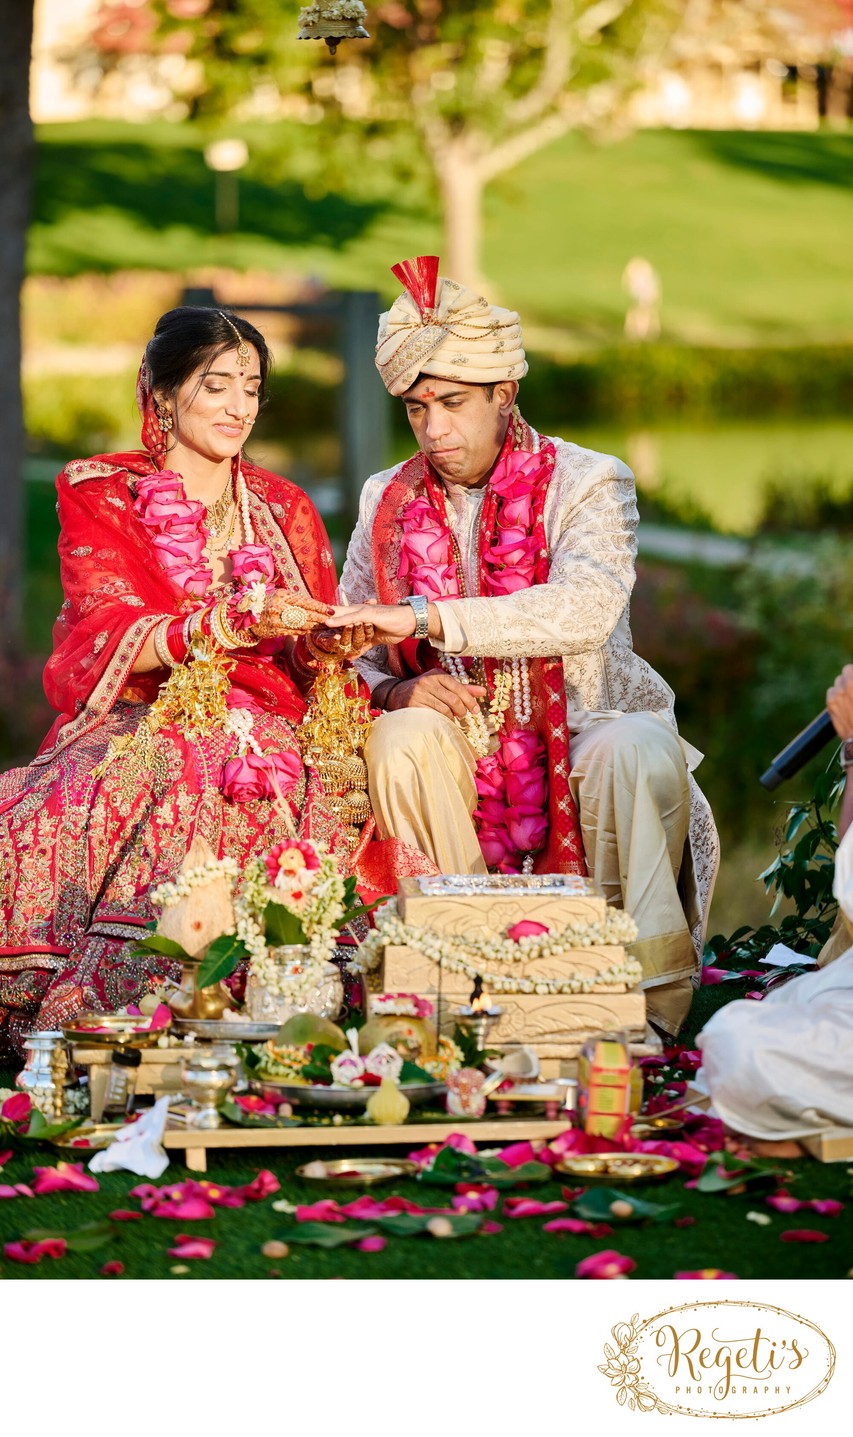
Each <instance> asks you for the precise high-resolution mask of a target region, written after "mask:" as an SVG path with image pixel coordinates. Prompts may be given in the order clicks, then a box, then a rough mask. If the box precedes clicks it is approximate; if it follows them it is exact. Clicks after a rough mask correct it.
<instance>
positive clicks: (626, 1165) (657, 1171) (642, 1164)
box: [554, 1153, 678, 1183]
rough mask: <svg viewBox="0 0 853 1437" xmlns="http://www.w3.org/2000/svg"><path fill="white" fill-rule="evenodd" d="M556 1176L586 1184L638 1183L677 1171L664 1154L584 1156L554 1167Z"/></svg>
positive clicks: (672, 1159) (590, 1154)
mask: <svg viewBox="0 0 853 1437" xmlns="http://www.w3.org/2000/svg"><path fill="white" fill-rule="evenodd" d="M554 1166H555V1168H556V1171H557V1172H558V1173H564V1174H565V1175H566V1177H571V1178H581V1179H583V1181H584V1182H589V1183H611V1182H619V1183H640V1182H649V1181H650V1180H651V1179H653V1178H655V1179H656V1178H667V1177H669V1176H670V1174H671V1173H674V1172H677V1171H678V1163H677V1162H676V1160H675V1158H668V1157H665V1156H664V1154H663V1153H586V1154H584V1156H583V1157H580V1156H578V1157H573V1158H563V1160H562V1162H559V1163H555V1164H554Z"/></svg>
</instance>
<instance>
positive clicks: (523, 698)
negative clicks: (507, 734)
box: [512, 658, 533, 728]
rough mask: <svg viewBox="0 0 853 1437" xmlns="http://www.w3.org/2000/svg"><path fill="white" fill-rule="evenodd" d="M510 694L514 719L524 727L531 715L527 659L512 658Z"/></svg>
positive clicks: (531, 706)
mask: <svg viewBox="0 0 853 1437" xmlns="http://www.w3.org/2000/svg"><path fill="white" fill-rule="evenodd" d="M512 694H513V706H514V708H515V717H516V720H517V722H518V723H519V724H520V725H521V727H522V728H526V727H527V725H528V724H529V723H530V720H531V717H532V715H533V705H532V703H531V700H530V674H529V673H528V671H527V659H523V658H522V659H513V660H512Z"/></svg>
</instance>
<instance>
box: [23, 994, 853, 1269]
mask: <svg viewBox="0 0 853 1437" xmlns="http://www.w3.org/2000/svg"><path fill="white" fill-rule="evenodd" d="M747 986H748V984H747V983H731V984H726V985H725V987H724V989H722V991H721V987H720V986H717V987H710V988H702V989H700V990H699V992H698V993H697V995H696V998H695V1000H694V1004H693V1011H692V1013H691V1017H690V1021H689V1023H688V1026H687V1027H686V1028H685V1030H684V1034H683V1038H684V1040H685V1042H688V1043H689V1042H692V1040H693V1037H694V1035H695V1033H696V1031H697V1030H699V1029H700V1028H701V1027H702V1025H703V1023H705V1022H706V1021H707V1019H708V1017H709V1016H710V1014H711V1013H712V1012H713V1011H714V1010H715V1009H716V1008H717V1007H719V1006H720V1004H721V1003H722V1002H724V1001H728V1000H729V999H732V998H737V997H742V996H743V992H744V990H745V988H746V987H747ZM10 1081H11V1075H10V1074H8V1073H6V1074H0V1083H3V1084H8V1083H9V1082H10ZM357 1151H359V1152H361V1153H362V1155H367V1154H368V1153H374V1152H375V1153H378V1152H379V1151H380V1150H379V1149H371V1148H370V1146H369V1140H368V1139H367V1138H366V1140H365V1146H364V1148H363V1149H358V1150H357ZM385 1151H386V1152H387V1149H386V1150H385ZM318 1155H321V1150H319V1149H312V1150H311V1152H310V1156H311V1157H317V1156H318ZM56 1156H57V1153H56V1150H55V1149H52V1148H50V1147H48V1146H47V1145H43V1146H42V1147H40V1148H37V1149H29V1150H28V1151H27V1152H26V1153H20V1152H19V1153H16V1155H15V1156H14V1157H13V1158H12V1160H11V1162H10V1163H9V1164H8V1165H7V1167H6V1168H5V1170H4V1172H3V1176H2V1181H3V1182H5V1183H16V1182H25V1181H26V1180H27V1178H28V1176H29V1175H30V1174H31V1172H32V1168H33V1166H34V1165H39V1166H46V1165H52V1164H53V1163H54V1162H55V1160H56ZM325 1156H327V1157H331V1156H340V1150H339V1149H336V1150H334V1152H333V1151H332V1150H328V1151H327V1152H326V1153H325ZM306 1160H307V1159H306V1154H305V1152H301V1153H300V1152H298V1151H296V1152H287V1150H280V1151H278V1152H276V1151H275V1150H273V1149H267V1150H263V1149H261V1150H256V1151H254V1152H252V1154H251V1156H250V1157H248V1158H247V1157H245V1156H241V1155H240V1154H238V1153H221V1154H219V1155H217V1156H216V1160H215V1162H214V1163H212V1164H211V1168H210V1171H209V1173H208V1174H207V1175H206V1176H207V1177H208V1178H209V1179H210V1180H211V1181H214V1182H218V1183H229V1184H239V1183H244V1182H247V1181H250V1180H251V1178H252V1177H253V1176H254V1175H255V1173H256V1172H257V1171H258V1170H259V1169H260V1168H262V1167H266V1168H269V1169H270V1170H272V1171H273V1172H274V1173H275V1174H276V1176H277V1177H278V1179H279V1182H280V1184H281V1192H280V1193H279V1194H277V1195H276V1197H275V1198H268V1199H266V1200H265V1201H264V1202H261V1203H257V1204H255V1203H251V1204H247V1205H246V1206H245V1207H243V1208H240V1209H236V1210H234V1209H228V1208H219V1209H217V1210H216V1215H215V1217H213V1218H211V1219H209V1220H205V1221H200V1222H186V1221H184V1222H173V1221H170V1220H165V1219H157V1218H153V1217H145V1218H144V1219H142V1220H141V1221H136V1222H117V1223H115V1224H114V1225H113V1232H112V1234H111V1235H110V1236H109V1238H108V1240H107V1241H106V1242H105V1243H104V1244H103V1245H102V1246H100V1247H98V1248H97V1249H96V1250H93V1251H90V1252H68V1253H67V1254H66V1255H65V1257H63V1258H62V1259H60V1260H57V1261H55V1262H54V1261H51V1260H50V1259H44V1260H43V1261H42V1263H41V1264H40V1265H39V1266H37V1267H36V1266H33V1267H28V1266H22V1265H20V1264H18V1263H15V1262H13V1261H9V1260H3V1258H2V1256H0V1277H6V1278H10V1277H11V1278H29V1277H33V1278H36V1279H43V1278H52V1277H80V1278H92V1277H97V1276H98V1274H99V1272H100V1269H101V1267H102V1266H103V1264H104V1263H105V1262H108V1261H119V1262H121V1263H123V1264H124V1268H125V1275H126V1276H127V1277H134V1278H168V1277H174V1278H175V1280H182V1281H191V1280H193V1279H197V1278H237V1277H241V1278H261V1279H273V1280H275V1279H278V1278H293V1279H300V1278H331V1277H348V1278H369V1277H379V1278H433V1277H439V1278H462V1277H474V1278H531V1277H532V1278H572V1277H573V1276H574V1272H575V1267H576V1265H577V1263H578V1262H579V1261H580V1260H581V1259H582V1258H584V1257H587V1256H589V1255H590V1254H591V1253H593V1252H597V1251H600V1250H602V1249H604V1248H615V1249H616V1250H617V1251H618V1252H621V1253H624V1254H626V1255H627V1256H629V1257H631V1258H633V1259H634V1261H635V1262H636V1264H637V1268H636V1271H635V1273H634V1274H633V1276H634V1277H635V1278H671V1277H673V1276H674V1274H675V1273H676V1272H680V1271H695V1270H697V1269H702V1268H713V1267H716V1268H721V1269H723V1270H724V1271H727V1272H733V1273H735V1274H736V1275H737V1276H738V1277H739V1278H839V1277H845V1276H847V1274H848V1272H849V1270H850V1269H851V1268H853V1200H851V1183H850V1174H849V1171H848V1167H849V1165H848V1164H846V1163H840V1164H839V1163H837V1164H834V1165H824V1164H819V1163H817V1162H815V1161H813V1160H812V1159H810V1158H800V1159H796V1160H793V1161H792V1160H786V1161H784V1162H782V1163H781V1164H780V1163H777V1164H775V1166H777V1167H778V1166H781V1167H782V1168H783V1169H784V1170H785V1173H786V1177H785V1185H786V1187H787V1188H788V1189H789V1190H790V1191H791V1192H792V1193H793V1194H794V1195H795V1196H796V1197H799V1198H802V1199H809V1198H835V1199H840V1200H841V1201H842V1202H843V1203H845V1208H844V1211H843V1213H842V1214H841V1215H840V1216H839V1217H835V1218H828V1217H818V1216H817V1215H816V1214H814V1213H812V1212H808V1211H807V1212H803V1213H799V1214H795V1215H793V1216H791V1215H785V1214H781V1213H776V1212H774V1211H772V1210H771V1209H770V1208H768V1207H766V1206H765V1203H764V1200H763V1197H762V1194H761V1192H751V1193H750V1192H746V1193H741V1194H736V1195H734V1196H724V1195H723V1196H718V1195H715V1194H701V1193H697V1192H696V1191H695V1190H690V1189H685V1187H684V1182H685V1178H684V1175H683V1174H676V1175H675V1176H673V1177H671V1178H668V1179H667V1180H666V1181H665V1182H658V1183H644V1184H637V1185H635V1186H632V1187H631V1189H630V1191H631V1192H632V1193H633V1194H634V1195H635V1196H637V1197H641V1198H643V1199H645V1200H647V1201H650V1202H655V1203H661V1204H663V1205H670V1204H678V1208H679V1211H678V1214H677V1215H676V1216H678V1217H679V1218H691V1219H693V1221H692V1223H691V1224H689V1225H686V1226H682V1227H676V1226H674V1225H673V1222H672V1221H671V1220H670V1221H668V1222H665V1223H663V1224H661V1225H656V1226H630V1227H628V1226H622V1227H621V1228H619V1227H617V1228H616V1230H615V1231H614V1233H613V1234H612V1235H611V1236H607V1237H602V1238H598V1239H595V1238H592V1237H589V1236H576V1235H566V1234H552V1233H547V1232H544V1231H543V1224H544V1223H545V1222H547V1221H548V1218H541V1217H539V1218H518V1219H513V1218H508V1217H506V1216H503V1217H502V1215H501V1212H500V1211H496V1212H494V1213H491V1214H489V1216H490V1217H491V1218H493V1219H496V1220H497V1221H498V1222H501V1223H502V1231H501V1232H499V1233H494V1234H488V1235H480V1234H478V1235H474V1236H471V1237H466V1238H458V1239H453V1240H443V1241H442V1240H439V1239H436V1238H432V1237H429V1236H427V1235H424V1236H421V1237H413V1238H402V1237H389V1238H388V1240H387V1246H386V1247H385V1249H384V1251H382V1252H379V1253H363V1252H358V1251H355V1250H352V1249H350V1248H337V1249H334V1250H332V1251H325V1250H323V1249H317V1248H310V1247H296V1246H295V1245H294V1246H291V1249H290V1255H289V1256H288V1257H286V1258H284V1259H279V1260H275V1261H272V1260H270V1259H268V1258H265V1257H264V1256H263V1254H262V1252H261V1246H262V1244H263V1243H265V1242H266V1241H268V1240H269V1239H271V1238H276V1237H278V1236H279V1234H280V1233H281V1232H282V1231H283V1229H284V1228H285V1226H286V1225H289V1223H290V1221H291V1219H290V1217H289V1216H288V1215H287V1214H283V1213H277V1212H276V1211H275V1210H274V1209H273V1207H272V1202H273V1201H277V1200H278V1198H281V1197H283V1198H285V1199H286V1200H287V1201H289V1202H291V1203H295V1204H307V1203H312V1202H316V1201H317V1200H318V1199H319V1198H321V1197H325V1196H328V1194H327V1192H326V1190H325V1189H324V1188H322V1187H320V1186H319V1185H317V1184H311V1183H307V1182H305V1181H304V1180H303V1179H300V1178H298V1177H296V1176H295V1169H296V1168H297V1167H298V1166H299V1165H300V1164H301V1163H302V1162H304V1161H306ZM191 1176H192V1174H189V1173H187V1172H186V1171H185V1170H184V1169H183V1168H182V1167H181V1166H180V1165H179V1164H177V1163H176V1162H174V1161H173V1162H172V1163H171V1164H170V1166H169V1168H168V1169H167V1171H166V1173H165V1174H164V1176H163V1178H162V1179H161V1180H160V1181H161V1182H162V1183H164V1184H165V1183H174V1182H179V1181H183V1180H184V1179H186V1178H187V1177H191ZM139 1181H141V1180H140V1179H137V1178H135V1177H133V1176H131V1175H130V1174H127V1173H110V1174H106V1175H102V1176H100V1177H99V1183H100V1191H99V1192H97V1193H91V1194H88V1193H86V1194H80V1193H72V1194H56V1195H51V1196H46V1197H39V1198H35V1199H27V1198H23V1197H21V1198H15V1199H12V1200H9V1201H3V1202H0V1244H2V1243H6V1242H13V1241H17V1240H18V1239H19V1238H20V1237H21V1236H22V1234H23V1233H25V1232H26V1231H28V1230H29V1229H32V1228H37V1227H38V1228H51V1229H62V1230H65V1231H68V1230H72V1229H76V1228H80V1227H82V1226H83V1225H84V1224H88V1223H92V1222H98V1221H103V1220H104V1219H106V1218H107V1217H108V1215H109V1213H110V1212H112V1211H113V1210H114V1209H116V1208H128V1207H130V1208H137V1207H138V1203H137V1202H136V1200H135V1199H132V1198H130V1197H129V1196H128V1194H129V1192H130V1189H131V1188H133V1187H134V1186H136V1184H137V1182H139ZM565 1181H567V1180H566V1179H562V1180H561V1179H557V1180H555V1181H552V1182H548V1183H546V1184H542V1185H537V1186H536V1188H535V1189H529V1190H527V1191H529V1193H530V1195H531V1196H535V1197H536V1198H538V1199H541V1200H542V1201H553V1200H555V1199H556V1200H559V1199H560V1197H561V1184H562V1182H565ZM769 1190H770V1189H766V1190H765V1191H769ZM522 1191H523V1190H521V1189H516V1194H519V1193H521V1192H522ZM391 1193H397V1194H399V1195H401V1196H403V1197H406V1198H409V1199H410V1200H411V1201H412V1202H417V1203H419V1204H421V1205H422V1206H425V1207H433V1206H434V1207H439V1206H445V1205H446V1206H449V1203H450V1198H451V1196H452V1189H447V1188H440V1187H432V1186H425V1185H424V1184H421V1183H418V1182H417V1181H413V1180H409V1181H405V1182H400V1183H395V1184H393V1185H391V1186H389V1187H387V1188H386V1187H382V1188H380V1189H378V1190H376V1195H377V1196H388V1195H390V1194H391ZM355 1195H356V1194H354V1193H353V1194H350V1195H349V1196H355ZM339 1200H340V1201H342V1202H343V1201H347V1200H348V1199H347V1197H343V1198H340V1199H339ZM754 1212H760V1213H765V1214H767V1215H769V1216H770V1219H771V1220H770V1223H769V1224H766V1225H758V1224H756V1223H755V1222H754V1221H753V1220H751V1219H750V1218H749V1217H748V1216H747V1215H748V1214H749V1213H754ZM560 1215H561V1216H565V1215H566V1214H565V1213H563V1214H560ZM799 1228H808V1229H811V1230H813V1231H818V1232H823V1233H825V1234H826V1235H827V1239H828V1240H827V1241H825V1242H821V1243H806V1244H800V1243H789V1242H783V1241H782V1240H781V1235H782V1233H784V1232H787V1231H790V1230H791V1229H799ZM178 1232H190V1233H191V1234H193V1235H196V1236H206V1237H212V1238H214V1239H215V1241H216V1243H217V1247H216V1250H215V1252H214V1254H213V1256H212V1258H211V1259H210V1260H209V1261H193V1262H187V1263H186V1264H184V1265H185V1266H186V1267H187V1269H188V1271H187V1272H186V1273H181V1274H173V1273H172V1268H173V1267H174V1266H175V1265H176V1263H177V1261H178V1260H177V1259H176V1258H174V1257H171V1256H170V1255H169V1252H168V1249H169V1247H171V1246H173V1245H174V1238H175V1236H176V1235H177V1233H178Z"/></svg>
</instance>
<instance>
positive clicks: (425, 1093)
mask: <svg viewBox="0 0 853 1437" xmlns="http://www.w3.org/2000/svg"><path fill="white" fill-rule="evenodd" d="M248 1078H249V1087H250V1088H251V1090H252V1092H253V1093H261V1094H263V1092H264V1090H265V1089H268V1090H269V1091H270V1092H275V1093H278V1094H279V1095H280V1097H281V1098H282V1100H284V1101H286V1102H288V1103H293V1104H294V1106H295V1107H306V1108H331V1109H332V1110H333V1111H339V1112H347V1111H350V1110H353V1109H355V1110H357V1109H359V1108H364V1107H366V1106H367V1100H368V1098H369V1097H370V1096H371V1095H372V1094H373V1093H378V1091H379V1089H378V1087H375V1086H373V1085H372V1084H371V1086H370V1087H365V1088H336V1087H334V1085H333V1084H331V1083H292V1082H289V1081H287V1080H286V1079H284V1078H261V1077H259V1076H258V1072H257V1069H256V1068H253V1069H252V1071H251V1072H250V1073H249V1074H248ZM400 1092H401V1093H405V1095H406V1097H407V1098H408V1100H409V1102H410V1103H411V1105H412V1107H413V1108H416V1107H420V1106H422V1105H423V1104H424V1103H429V1102H432V1101H433V1100H434V1101H436V1102H437V1101H439V1099H443V1098H444V1097H445V1096H446V1094H447V1084H446V1083H401V1084H400Z"/></svg>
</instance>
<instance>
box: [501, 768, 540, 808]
mask: <svg viewBox="0 0 853 1437" xmlns="http://www.w3.org/2000/svg"><path fill="white" fill-rule="evenodd" d="M506 798H507V803H508V804H509V806H510V807H511V808H517V807H518V806H519V805H520V806H521V807H526V808H539V809H543V808H544V807H545V804H546V803H547V801H548V780H547V779H546V777H545V772H544V770H543V769H541V768H538V767H537V768H531V769H528V770H527V771H526V772H524V771H523V770H522V771H521V772H520V773H508V774H507V776H506Z"/></svg>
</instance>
